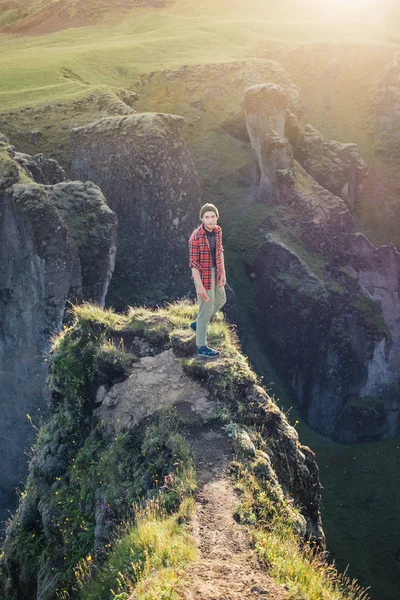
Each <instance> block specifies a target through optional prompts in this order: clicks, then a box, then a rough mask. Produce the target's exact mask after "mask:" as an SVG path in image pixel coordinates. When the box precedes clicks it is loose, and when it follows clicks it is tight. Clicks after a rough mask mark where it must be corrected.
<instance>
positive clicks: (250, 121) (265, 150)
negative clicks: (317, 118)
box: [244, 84, 293, 204]
mask: <svg viewBox="0 0 400 600" xmlns="http://www.w3.org/2000/svg"><path fill="white" fill-rule="evenodd" d="M244 104H245V111H246V124H247V131H248V133H249V137H250V141H251V145H252V148H253V150H254V152H255V154H256V156H257V159H258V164H259V167H260V172H261V177H260V189H259V193H260V200H261V202H265V203H266V204H279V203H280V202H281V195H282V194H283V193H284V186H285V183H286V184H289V185H290V184H291V183H293V153H292V150H291V147H290V144H289V142H288V141H287V140H286V138H285V135H284V133H285V118H286V109H287V107H288V98H287V95H286V93H285V91H284V90H283V88H282V87H280V86H279V85H274V84H262V85H253V86H251V87H249V88H247V90H246V93H245V96H244Z"/></svg>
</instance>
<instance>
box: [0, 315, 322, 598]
mask: <svg viewBox="0 0 400 600" xmlns="http://www.w3.org/2000/svg"><path fill="white" fill-rule="evenodd" d="M195 310H196V308H195V306H194V305H189V304H188V303H182V304H178V305H177V304H175V305H172V306H171V307H169V308H167V309H163V310H159V311H151V310H145V309H143V308H139V309H132V310H131V311H130V313H129V314H128V315H115V314H113V313H111V312H106V311H101V310H99V309H97V308H94V307H85V306H83V307H78V308H77V309H75V320H74V323H73V324H72V326H71V327H70V328H69V329H68V330H65V331H64V332H63V333H62V334H61V335H60V337H59V339H58V340H56V342H55V345H54V347H53V351H52V366H51V370H50V372H51V379H50V381H51V385H52V386H53V391H55V392H56V398H55V402H54V403H53V409H54V413H53V415H52V418H51V420H50V421H49V423H48V425H47V426H46V430H45V432H42V434H41V436H40V439H39V440H38V442H37V446H36V450H35V453H34V456H33V457H32V461H31V464H30V475H29V479H28V483H27V493H26V495H25V497H24V498H23V499H22V501H21V503H20V506H19V509H18V511H17V513H16V515H15V517H14V519H13V520H12V522H11V523H10V526H9V528H8V531H7V537H6V541H5V544H4V555H3V556H2V558H1V561H2V562H1V566H2V572H3V574H2V576H1V578H0V593H1V592H2V591H4V590H5V591H6V592H7V593H8V597H10V599H11V598H12V599H14V598H18V600H30V599H31V598H32V597H35V598H37V600H51V599H52V598H54V596H55V593H56V590H58V591H61V590H63V591H65V592H69V591H70V590H71V587H72V586H73V585H74V576H73V575H72V573H73V568H74V567H75V566H76V564H77V562H78V561H80V560H81V559H82V558H84V557H86V556H88V554H89V553H90V556H91V560H93V561H96V560H97V559H99V561H102V558H104V555H105V554H106V553H107V549H108V548H109V544H108V542H109V536H110V535H113V534H115V531H116V528H118V525H119V524H122V523H123V522H124V520H125V519H126V518H129V517H132V502H133V501H134V502H135V503H137V502H138V500H140V501H141V502H143V503H145V502H146V500H149V499H152V498H153V499H154V498H155V497H157V498H166V502H169V503H170V504H169V506H171V502H175V505H176V503H178V504H179V502H181V501H182V500H183V499H184V498H185V497H186V496H187V495H188V494H189V495H190V493H193V490H192V491H191V490H190V488H188V487H185V486H186V483H185V482H187V481H188V480H189V477H190V475H189V473H190V470H191V469H193V466H194V467H196V468H197V470H198V472H199V473H200V477H203V476H204V471H205V468H206V467H207V468H208V469H210V468H211V466H210V465H211V463H214V462H215V463H216V464H217V463H218V461H219V460H220V459H221V456H220V455H219V447H221V448H224V451H225V450H229V452H228V454H230V457H229V456H228V455H227V456H225V455H224V457H223V458H224V461H225V462H226V465H228V464H229V463H230V462H231V461H232V459H233V452H235V455H236V457H237V461H236V468H239V469H240V468H243V470H247V471H248V472H251V473H253V477H254V478H255V479H254V481H257V486H258V488H257V489H258V492H257V494H258V495H257V494H256V493H255V497H256V495H257V499H255V501H256V502H265V507H268V506H269V504H268V502H269V501H270V502H273V507H274V508H273V513H272V515H271V518H272V522H271V525H270V527H273V526H274V523H275V521H274V519H275V518H276V516H277V514H278V512H279V511H282V514H283V515H285V519H286V524H288V523H290V527H291V528H292V529H291V531H292V532H295V534H296V535H297V536H298V537H299V538H300V540H304V539H308V540H313V541H314V542H317V543H318V544H319V545H320V546H321V547H322V548H324V534H323V531H322V526H321V518H320V512H319V508H320V502H321V486H320V483H319V479H318V470H317V466H316V463H315V459H314V455H313V453H312V452H311V450H310V449H309V448H307V447H304V446H302V445H301V444H300V443H299V439H298V435H297V432H296V431H295V429H293V428H292V427H291V426H290V425H289V424H288V422H287V420H286V417H285V416H284V415H283V413H282V412H281V411H280V410H279V409H278V407H277V406H276V404H275V403H274V402H273V401H272V400H271V398H269V396H268V395H267V393H266V392H265V390H264V389H263V388H261V387H260V386H258V385H257V384H256V378H255V375H254V373H253V372H252V371H251V370H250V368H249V366H248V364H247V362H246V359H245V358H244V357H243V356H242V355H241V354H240V353H239V351H238V350H237V349H236V348H233V349H231V350H230V355H229V357H227V358H225V359H224V360H220V361H217V362H215V363H213V364H211V365H204V364H201V363H198V361H195V360H192V359H189V360H188V359H187V358H183V359H181V358H179V356H181V355H182V354H186V355H187V354H191V349H192V345H193V336H192V335H190V334H188V332H187V331H186V330H182V329H180V328H179V325H178V327H177V325H176V324H177V323H178V322H179V321H180V320H181V319H184V320H186V317H192V316H193V314H194V312H195ZM83 323H84V329H82V325H83ZM219 335H220V339H222V343H224V342H225V343H228V344H229V342H228V339H229V335H230V334H229V332H228V329H227V327H225V326H224V325H223V323H221V322H220V323H219ZM221 336H222V337H221ZM110 340H112V343H110ZM100 356H101V363H100V362H99V358H100ZM66 362H68V366H69V368H68V369H65V363H66ZM122 364H124V365H125V366H126V365H128V364H130V366H129V367H128V368H127V369H125V370H124V371H123V370H121V366H122ZM111 365H113V375H112V376H111V377H110V371H109V367H110V366H111ZM82 366H83V367H84V368H83V370H82ZM118 369H120V371H119V375H120V378H121V379H122V381H121V380H120V381H119V382H118V383H113V378H114V376H115V374H116V373H117V371H118ZM78 373H80V374H81V377H80V378H78V377H75V375H76V374H78ZM169 377H170V378H169ZM100 382H103V384H104V385H100ZM55 384H56V388H54V385H55ZM79 400H82V401H83V403H84V405H85V407H86V410H85V412H84V413H83V412H82V410H81V406H80V404H79ZM60 407H62V410H60ZM129 413H130V414H129ZM207 439H211V440H212V443H211V444H210V442H208V443H207ZM188 441H189V442H190V446H191V447H192V448H193V447H194V448H195V450H196V448H197V452H196V455H195V457H194V462H191V461H192V460H193V459H192V458H191V451H190V447H189V446H188ZM204 444H207V446H208V448H207V456H208V457H209V458H208V460H207V464H204V458H205V457H204V455H203V454H204V452H202V451H201V446H202V445H204ZM199 453H200V456H199ZM238 461H240V462H238ZM240 464H242V467H240ZM232 468H234V467H232ZM179 481H181V482H182V483H181V484H180V483H176V482H179ZM162 482H163V483H162ZM176 485H178V486H179V485H180V486H181V487H180V488H179V489H180V491H179V492H178V493H175V486H176ZM227 485H228V482H227ZM232 493H233V492H232ZM169 494H170V495H169ZM173 498H175V500H173ZM172 506H174V505H173V504H172ZM263 506H264V504H263ZM263 514H264V517H263V519H264V521H263V523H264V525H265V518H267V515H268V508H266V509H265V512H264V513H263ZM244 534H245V531H244V532H243V535H244ZM24 540H29V542H30V543H29V544H26V547H25V548H24V549H23V550H22V546H23V541H24ZM45 555H46V557H47V560H46V561H44V560H43V557H44V556H45ZM107 592H108V589H107Z"/></svg>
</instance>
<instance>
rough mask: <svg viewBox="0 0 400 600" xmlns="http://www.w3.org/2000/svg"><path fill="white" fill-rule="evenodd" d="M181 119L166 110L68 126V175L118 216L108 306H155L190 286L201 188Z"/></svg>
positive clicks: (181, 294)
mask: <svg viewBox="0 0 400 600" xmlns="http://www.w3.org/2000/svg"><path fill="white" fill-rule="evenodd" d="M182 125H183V119H182V118H181V117H177V116H173V115H168V114H150V113H144V114H136V115H131V116H128V117H111V118H106V119H102V120H100V121H96V122H94V123H91V124H90V125H87V126H85V127H79V128H77V129H74V130H73V131H72V135H71V149H72V167H71V169H72V174H73V176H74V177H75V178H77V179H81V180H84V181H86V180H88V179H89V180H91V181H94V182H95V183H96V184H97V185H99V186H100V188H101V189H102V191H103V193H104V194H105V196H106V198H107V202H108V204H109V206H110V207H111V208H112V209H113V210H114V211H115V212H116V213H117V215H118V220H119V229H118V253H117V259H116V266H115V272H114V276H113V280H112V282H111V285H110V291H109V294H108V297H107V303H108V305H112V306H115V307H116V308H117V309H123V308H125V307H126V305H127V304H134V303H144V304H147V305H155V304H158V303H160V302H163V301H170V300H173V299H176V298H178V297H180V296H183V295H185V294H187V292H188V291H189V290H190V289H191V288H192V284H191V280H190V270H189V268H188V239H189V235H190V233H191V232H192V231H193V229H194V228H195V226H196V225H197V223H198V210H199V208H200V206H201V203H202V202H201V189H200V184H199V181H198V177H197V174H196V171H195V168H194V165H193V162H192V159H191V157H190V154H189V151H188V149H187V147H186V144H185V142H184V141H183V138H182V135H181V129H182Z"/></svg>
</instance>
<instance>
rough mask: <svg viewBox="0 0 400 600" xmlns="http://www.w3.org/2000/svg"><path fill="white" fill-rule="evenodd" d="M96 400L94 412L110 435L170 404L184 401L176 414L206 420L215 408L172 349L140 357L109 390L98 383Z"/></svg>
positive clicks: (179, 403)
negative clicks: (127, 372)
mask: <svg viewBox="0 0 400 600" xmlns="http://www.w3.org/2000/svg"><path fill="white" fill-rule="evenodd" d="M96 402H97V403H98V404H99V405H100V406H99V408H97V409H96V411H95V414H96V416H97V417H98V418H99V420H100V421H101V422H102V423H103V426H104V428H105V430H106V432H107V435H108V436H110V437H113V436H115V435H117V434H118V433H120V432H123V431H127V430H129V429H132V428H133V427H135V426H136V425H137V424H138V423H139V422H140V421H141V420H142V419H144V418H145V417H148V416H150V415H152V414H153V413H155V412H156V411H158V410H161V409H162V408H167V407H169V406H177V407H178V409H179V408H180V406H181V405H182V404H183V403H185V410H184V411H183V410H180V411H179V413H180V414H181V415H183V414H185V415H186V418H187V419H189V420H193V419H199V420H201V421H202V420H203V421H204V420H208V419H210V418H211V416H212V414H213V410H214V403H212V402H211V401H210V400H209V399H208V398H207V395H206V393H205V391H204V389H203V388H202V387H201V386H200V384H198V383H195V382H194V381H192V380H191V379H190V378H189V377H188V376H187V375H185V373H184V371H183V369H182V365H181V362H180V360H179V359H178V358H176V357H175V356H174V353H173V350H172V349H169V350H165V351H164V352H161V353H160V354H157V355H156V356H149V357H144V358H141V359H140V360H139V361H138V362H137V363H135V364H134V365H133V366H132V373H131V375H130V376H129V377H128V378H127V379H126V380H125V381H123V382H121V383H117V384H115V385H113V386H112V387H111V388H110V389H107V388H106V387H105V386H101V387H100V388H99V390H98V392H97V397H96ZM189 408H190V410H189ZM189 417H190V418H189Z"/></svg>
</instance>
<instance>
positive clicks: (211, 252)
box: [189, 204, 226, 358]
mask: <svg viewBox="0 0 400 600" xmlns="http://www.w3.org/2000/svg"><path fill="white" fill-rule="evenodd" d="M218 218H219V213H218V209H217V208H216V207H215V206H214V204H204V206H202V207H201V209H200V220H201V222H202V224H201V225H200V227H198V228H197V229H195V230H194V231H193V233H192V235H191V236H190V239H189V255H190V262H189V267H190V268H191V269H192V277H193V280H194V283H195V286H196V290H197V299H198V303H199V310H198V313H197V319H196V320H195V321H193V323H191V324H190V328H191V329H192V330H193V331H195V332H196V344H197V356H198V358H218V356H219V352H218V351H217V350H213V349H212V348H209V347H208V345H207V329H208V324H209V322H210V321H211V319H212V318H213V317H214V315H215V313H216V312H217V311H218V310H219V309H220V308H222V307H223V305H224V304H225V302H226V295H225V289H224V288H225V284H226V275H225V263H224V249H223V246H222V229H221V227H219V226H218V225H217V221H218Z"/></svg>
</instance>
